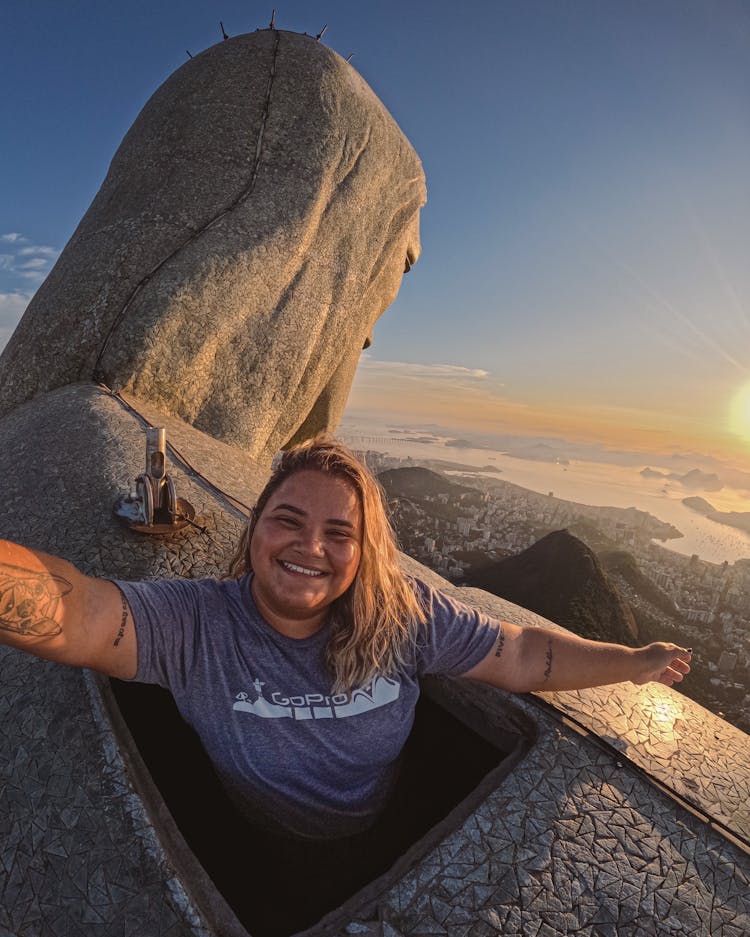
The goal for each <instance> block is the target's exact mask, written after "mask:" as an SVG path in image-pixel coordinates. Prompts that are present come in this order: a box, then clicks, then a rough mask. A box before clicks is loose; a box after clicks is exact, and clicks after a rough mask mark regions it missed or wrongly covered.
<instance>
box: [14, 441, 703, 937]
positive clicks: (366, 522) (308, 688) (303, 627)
mask: <svg viewBox="0 0 750 937" xmlns="http://www.w3.org/2000/svg"><path fill="white" fill-rule="evenodd" d="M50 582H53V584H54V583H57V584H58V588H56V589H54V590H53V591H54V593H55V594H54V596H53V599H54V601H51V600H50V597H49V591H50V590H49V588H43V586H45V584H46V585H47V586H49V583H50ZM40 583H41V585H40ZM61 583H62V585H60V584H61ZM19 595H20V596H21V598H22V601H20V600H19V599H18V596H19ZM21 606H22V607H21ZM35 621H42V623H43V625H44V628H42V629H39V628H34V627H31V625H30V623H33V622H35ZM0 641H1V642H3V643H7V644H12V645H14V646H16V647H19V648H21V649H22V650H26V651H28V652H30V653H33V654H36V655H37V656H42V657H47V658H49V659H51V660H56V661H63V662H65V663H68V664H75V665H78V666H88V667H91V668H92V669H95V670H99V671H101V672H103V673H106V674H109V675H110V676H119V677H121V678H123V679H124V680H125V681H127V682H130V681H133V680H134V681H137V682H138V683H146V684H155V685H157V686H159V687H162V688H164V689H166V690H169V692H170V693H171V695H172V697H173V698H174V702H175V704H176V708H177V710H178V711H179V713H180V715H181V716H182V717H183V718H184V720H185V722H186V723H187V724H188V725H189V726H190V727H191V728H192V729H193V730H194V731H195V733H196V736H197V739H198V740H199V742H200V750H201V752H202V753H205V755H206V756H207V757H208V760H209V761H210V764H211V767H212V770H213V771H214V772H215V775H216V777H217V778H218V782H219V783H220V785H221V790H222V792H223V793H222V796H223V797H226V798H228V801H229V802H230V803H231V805H232V809H233V810H235V811H236V819H235V821H234V823H233V825H234V827H236V829H237V831H238V836H239V840H238V842H239V841H240V840H241V841H242V843H243V844H247V843H252V844H253V849H255V850H256V851H257V852H258V853H259V854H261V855H263V856H264V857H266V856H268V857H270V861H269V862H268V863H267V864H268V866H269V868H270V872H269V876H270V877H269V878H268V879H266V878H264V879H263V880H262V881H261V880H258V881H253V883H252V884H253V888H252V890H251V891H252V900H251V902H250V903H251V905H252V908H251V909H250V912H249V913H252V914H255V913H256V912H257V908H258V907H260V906H262V907H267V905H264V904H263V896H264V895H265V894H266V893H267V892H268V893H271V894H273V893H276V892H274V891H273V889H272V888H271V886H272V885H273V882H276V885H275V886H274V887H278V877H279V875H282V876H283V878H284V881H285V882H290V881H291V882H294V883H295V885H294V889H295V890H294V893H293V895H292V897H293V902H292V906H291V907H290V911H289V913H290V914H291V917H289V916H282V915H281V913H280V910H279V909H278V908H277V907H276V906H275V904H274V906H273V907H271V908H270V909H267V910H269V913H270V920H269V921H266V923H265V924H264V925H263V927H262V928H260V929H256V928H253V931H254V932H256V933H262V934H264V935H267V937H271V935H272V934H288V933H291V932H292V931H295V930H299V929H300V927H302V926H307V925H309V924H311V923H313V922H314V921H315V920H317V919H318V918H319V917H320V916H321V914H322V913H324V912H325V911H326V910H328V909H330V908H331V907H335V906H336V905H338V904H339V903H340V902H341V900H343V898H344V897H346V896H347V895H349V894H351V893H352V891H353V890H354V889H355V887H359V885H358V884H357V883H359V884H361V882H362V880H363V875H364V880H367V878H368V877H372V872H373V870H375V874H379V872H378V871H377V870H378V869H379V870H380V872H382V871H383V860H382V858H380V857H381V846H382V842H381V833H380V832H379V829H381V824H382V821H383V819H384V818H385V817H386V815H387V814H388V810H389V809H390V808H391V807H392V805H393V803H395V800H396V793H397V790H398V784H399V778H400V777H401V776H402V775H403V773H404V771H403V766H404V752H405V751H406V750H407V747H408V743H409V739H410V736H411V732H412V727H413V726H414V724H415V714H416V709H417V703H418V700H419V697H420V692H421V690H420V680H421V678H422V677H424V676H427V675H431V674H437V675H446V676H464V677H468V678H469V679H472V680H477V681H480V682H482V683H486V684H489V685H491V686H496V687H500V688H503V689H506V690H510V691H514V692H527V691H530V690H536V689H546V690H562V689H579V688H584V687H588V686H595V685H601V684H608V683H617V682H620V681H625V680H631V681H633V682H634V683H645V682H647V681H650V680H655V681H658V682H660V683H662V684H666V685H667V686H671V685H672V684H673V683H675V682H679V681H680V680H682V678H683V675H684V674H686V673H687V672H688V671H689V670H690V666H689V663H688V661H689V660H690V652H689V651H685V650H682V649H680V648H678V647H677V646H676V645H671V644H661V643H655V644H650V645H648V646H647V647H643V648H637V649H633V648H627V647H623V646H620V645H614V644H601V643H598V642H593V641H586V640H585V639H583V638H579V637H577V636H576V635H573V634H570V633H567V632H564V631H558V630H553V629H548V628H542V627H538V628H537V627H535V628H523V627H520V626H518V625H515V624H513V623H511V622H507V621H499V620H496V619H493V618H490V617H488V616H487V615H485V614H483V613H481V612H480V611H478V610H476V609H473V608H470V607H469V606H466V605H463V604H462V603H460V602H457V601H455V600H454V599H452V598H451V597H450V596H448V595H446V594H445V593H443V592H440V591H439V590H437V589H434V588H431V587H430V586H428V585H427V584H426V583H424V582H421V581H419V580H416V579H411V578H409V577H407V576H405V575H404V574H403V573H402V571H401V569H400V566H399V558H398V553H397V550H396V545H395V541H394V537H393V531H392V529H391V526H390V524H389V522H388V518H387V516H386V513H385V509H384V503H383V497H382V493H381V490H380V488H379V486H378V484H377V482H376V481H375V479H374V478H373V477H372V475H371V474H370V473H369V471H368V470H367V468H366V467H365V466H364V465H363V464H362V463H361V462H359V461H358V459H357V458H356V457H355V455H354V454H353V453H352V452H351V451H350V450H348V449H347V448H346V447H345V446H343V445H341V444H340V443H337V442H335V441H333V440H328V439H315V440H311V441H309V442H307V443H305V444H302V445H300V446H296V447H293V448H291V449H290V450H288V451H287V452H285V453H284V454H283V456H282V458H281V460H280V462H279V465H278V467H277V468H276V470H275V472H274V473H273V475H272V477H271V479H270V481H269V482H268V484H267V485H266V488H265V489H264V491H263V492H262V493H261V496H260V498H259V499H258V503H257V505H256V507H255V510H254V512H253V514H252V517H251V520H250V523H249V524H248V526H247V529H246V530H245V533H244V536H243V537H242V540H241V543H240V545H239V549H238V552H237V556H236V558H235V561H234V562H233V564H232V568H231V571H230V576H229V577H228V578H226V579H223V580H216V579H195V580H192V579H161V580H157V581H136V582H128V581H123V580H119V581H117V582H108V581H106V580H103V579H91V578H88V577H85V576H83V575H81V574H80V573H79V572H78V571H77V570H76V569H75V568H74V567H72V566H71V565H70V564H68V563H66V562H64V561H62V560H59V559H56V558H54V557H50V556H47V555H45V554H41V553H39V552H36V551H32V550H25V549H24V548H22V547H19V546H17V545H15V544H11V543H8V542H5V541H0ZM160 744H161V745H163V740H162V741H160ZM457 751H458V749H455V750H454V751H453V753H452V754H454V755H455V754H456V752H457ZM190 773H191V774H192V771H191V772H190ZM191 806H192V805H191ZM214 845H215V846H216V848H219V845H221V848H223V843H222V844H214ZM241 852H242V849H241V848H240V847H239V846H238V849H237V850H236V853H233V855H240V854H241ZM373 863H374V864H373ZM365 867H366V868H365ZM386 867H387V865H386ZM276 870H281V871H280V872H278V873H277V871H276ZM368 873H370V874H369V876H368ZM237 874H238V876H239V877H240V878H239V879H238V882H237V888H234V886H232V885H231V884H229V885H228V886H227V890H228V892H229V893H231V894H232V895H234V894H235V893H236V892H238V893H240V894H244V893H247V892H248V891H249V889H248V883H247V881H246V878H245V875H244V866H243V867H240V868H238V870H237ZM264 874H265V873H264ZM263 913H264V914H265V911H264V912H263ZM291 918H293V920H292V919H291Z"/></svg>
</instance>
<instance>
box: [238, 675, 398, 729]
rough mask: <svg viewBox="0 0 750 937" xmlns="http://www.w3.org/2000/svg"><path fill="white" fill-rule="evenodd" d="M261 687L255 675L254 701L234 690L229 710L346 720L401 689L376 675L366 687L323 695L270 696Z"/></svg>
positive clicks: (393, 698) (377, 705) (394, 696)
mask: <svg viewBox="0 0 750 937" xmlns="http://www.w3.org/2000/svg"><path fill="white" fill-rule="evenodd" d="M264 686H265V683H263V682H262V681H261V680H259V679H258V678H257V677H256V678H255V680H253V689H254V691H255V694H254V695H255V697H256V699H255V700H251V699H250V694H248V693H244V692H243V693H238V694H237V696H236V698H235V699H236V702H235V703H234V705H233V706H232V709H234V710H236V711H238V712H245V713H251V714H252V715H254V716H259V717H260V718H261V719H346V718H348V717H349V716H359V715H360V714H361V713H366V712H371V711H372V710H373V709H379V708H380V707H381V706H387V705H388V704H389V703H393V702H395V701H396V700H397V699H398V697H399V694H400V692H401V684H400V683H399V681H398V680H394V679H393V678H391V677H383V676H377V677H375V679H374V680H373V681H372V683H369V684H367V686H364V687H360V688H358V689H356V690H352V692H351V693H340V694H338V695H335V696H324V695H323V694H322V693H306V694H304V696H284V695H283V694H282V693H278V692H274V693H272V694H271V695H270V698H268V699H267V698H266V697H265V696H264V695H263V691H262V688H263V687H264Z"/></svg>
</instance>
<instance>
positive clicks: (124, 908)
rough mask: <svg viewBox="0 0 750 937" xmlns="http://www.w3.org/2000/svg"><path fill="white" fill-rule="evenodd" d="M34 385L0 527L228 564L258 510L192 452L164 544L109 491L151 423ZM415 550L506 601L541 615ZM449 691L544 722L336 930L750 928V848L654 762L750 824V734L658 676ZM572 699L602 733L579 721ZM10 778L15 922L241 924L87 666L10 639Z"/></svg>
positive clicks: (175, 569)
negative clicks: (151, 784)
mask: <svg viewBox="0 0 750 937" xmlns="http://www.w3.org/2000/svg"><path fill="white" fill-rule="evenodd" d="M32 403H33V406H29V407H28V408H24V407H21V408H19V409H18V410H17V411H14V412H13V413H12V414H10V415H9V416H8V417H6V418H5V419H4V420H2V421H0V440H1V441H2V443H3V445H2V446H0V477H3V478H4V479H5V480H6V493H5V505H4V510H3V512H2V514H1V515H0V535H2V536H7V537H10V538H15V539H19V540H22V541H23V542H25V543H28V544H29V545H34V546H37V547H41V548H43V549H47V550H50V551H52V552H58V553H61V554H62V555H66V556H67V557H68V558H69V559H71V560H72V561H74V562H75V563H76V564H77V565H78V566H79V567H80V568H82V569H83V570H85V571H87V572H91V573H97V574H104V575H119V576H125V577H132V578H137V577H155V576H170V575H193V576H199V575H216V574H219V573H220V572H221V571H222V570H223V567H224V564H225V562H226V559H227V558H228V556H229V555H230V554H231V551H232V550H233V548H234V544H235V542H236V539H237V537H238V535H239V533H240V531H241V529H242V526H243V525H244V523H245V519H244V516H243V515H242V513H241V512H239V511H237V510H236V509H235V508H233V507H232V505H231V504H230V503H229V502H227V501H226V499H225V498H223V496H222V495H220V494H218V493H217V492H215V491H213V490H212V489H211V487H210V485H208V484H207V483H206V482H205V481H204V480H202V479H200V478H198V477H196V476H195V475H194V474H193V473H192V471H191V470H189V469H187V468H182V467H180V466H179V465H173V466H171V467H170V468H171V471H172V474H173V475H174V477H175V480H176V483H177V489H178V494H180V495H181V496H183V497H187V498H188V499H189V500H190V501H191V502H192V503H193V504H194V506H195V507H196V510H197V512H198V515H199V518H200V519H201V523H203V524H205V525H206V526H207V528H208V533H207V535H199V534H197V533H182V534H179V535H177V536H176V537H174V538H173V539H171V540H170V541H169V543H168V544H167V545H165V543H164V542H157V541H152V540H145V539H143V538H139V537H136V536H134V535H132V534H130V533H129V532H127V531H125V530H124V529H123V528H121V527H119V526H118V525H117V524H116V522H115V521H114V520H113V518H112V517H111V514H110V513H109V512H110V507H109V506H110V505H111V504H112V502H113V501H114V499H115V498H116V497H117V495H119V494H120V493H121V492H122V491H124V490H126V489H127V488H128V487H129V483H130V481H131V480H132V478H133V477H134V475H135V474H137V472H139V471H140V470H141V465H142V461H143V427H142V425H141V424H140V422H139V420H138V419H137V418H136V417H134V416H133V415H132V414H130V413H128V411H127V410H125V409H124V408H123V407H122V405H121V404H120V403H119V402H118V401H116V400H114V399H112V398H111V397H108V396H107V395H106V394H103V393H102V392H100V391H97V390H96V389H95V388H91V387H84V386H81V387H79V388H67V389H65V391H61V392H56V393H55V394H51V395H49V399H47V400H45V401H42V402H40V401H34V402H32ZM154 422H159V421H157V420H154ZM174 429H175V430H176V433H175V434H174V435H173V437H172V438H174V440H175V442H176V444H177V445H178V448H183V447H184V448H185V449H186V450H189V451H186V452H185V455H186V456H187V457H188V459H189V461H190V462H191V464H193V465H195V466H196V467H199V468H200V470H201V471H202V472H204V474H210V473H212V472H216V473H217V475H216V477H217V478H219V479H221V478H222V477H223V478H228V479H230V483H231V485H232V486H233V487H232V488H231V490H230V494H232V495H233V497H235V498H241V500H243V501H245V500H246V499H247V498H248V497H249V496H253V495H254V492H253V490H252V489H253V486H254V485H255V484H256V482H255V479H256V478H258V477H259V476H258V474H257V473H258V472H259V470H258V468H257V466H252V465H251V464H250V465H248V466H247V470H246V471H244V470H243V464H245V460H244V457H243V456H242V455H241V454H240V453H238V452H232V451H229V452H227V451H226V450H227V449H228V447H225V446H222V444H219V443H217V444H216V446H215V447H213V446H212V443H211V441H210V440H209V438H208V437H203V434H198V435H199V436H200V437H202V438H198V437H193V436H192V435H191V434H193V433H195V432H196V431H192V430H189V429H187V430H185V432H184V433H183V434H180V433H179V427H174ZM178 440H179V441H178ZM191 451H192V453H193V454H192V455H191ZM40 453H41V456H40ZM45 453H55V454H56V456H57V457H56V458H55V459H54V460H49V459H47V460H45V461H44V465H45V475H44V478H43V483H41V482H40V477H39V475H37V474H34V473H27V474H24V473H23V471H22V468H23V466H27V465H34V464H35V463H38V462H39V460H40V458H42V457H43V456H44V454H45ZM61 453H64V457H63V456H61V455H60V454H61ZM222 472H223V473H224V475H223V476H222ZM253 472H255V473H256V474H255V475H254V474H253ZM8 479H13V480H14V481H13V484H10V485H9V484H8V483H7V480H8ZM243 486H244V489H243ZM223 487H225V488H228V487H229V484H227V485H226V486H223ZM103 506H104V507H103ZM403 562H404V565H405V567H406V568H407V570H408V571H410V572H413V573H415V574H416V575H420V576H421V577H422V578H425V579H428V580H429V581H432V582H434V584H435V585H437V586H439V587H443V588H446V589H447V591H451V592H453V593H454V594H456V595H458V597H460V598H464V599H466V600H468V601H470V602H472V603H474V604H478V605H479V606H481V607H483V608H485V609H486V610H487V611H488V612H490V613H491V614H494V615H496V616H500V617H504V618H509V619H511V620H514V621H518V622H519V623H522V624H527V625H533V624H538V623H539V621H540V619H538V618H537V616H535V615H533V614H532V613H530V612H527V611H525V610H523V609H519V608H517V607H515V606H512V605H510V604H509V603H505V602H503V601H502V600H500V599H496V598H494V597H493V596H489V595H488V594H487V593H482V592H479V591H477V590H460V589H459V590H456V589H455V588H454V587H452V586H450V584H448V583H446V582H445V581H444V580H441V579H440V577H438V576H435V574H432V573H430V571H429V570H426V569H424V568H423V567H419V566H418V564H415V563H413V561H410V560H408V559H406V558H404V561H403ZM444 692H445V693H446V694H447V695H448V696H450V695H451V694H453V697H454V698H455V700H456V701H462V700H463V701H468V702H469V703H470V705H471V706H473V707H475V708H478V710H479V711H480V712H483V713H485V714H486V715H485V716H483V718H486V719H487V720H489V721H495V722H497V723H499V724H504V723H507V724H508V725H509V726H510V727H511V728H513V727H515V726H516V725H517V723H518V719H519V716H518V715H517V714H520V716H523V718H524V720H526V721H528V720H531V721H533V723H534V724H535V725H536V726H537V732H538V738H537V740H536V742H535V744H534V746H533V747H532V748H531V750H530V751H529V753H528V754H527V755H526V757H525V759H524V760H523V761H522V762H521V763H520V764H519V765H518V767H517V768H516V769H515V770H514V771H513V772H512V773H511V774H509V775H508V776H507V777H506V778H505V779H504V780H503V781H501V782H500V783H498V785H497V787H496V788H495V789H494V790H493V791H492V793H491V794H490V795H489V796H487V797H486V798H485V799H484V800H483V801H482V802H481V803H480V804H479V805H478V806H477V808H476V809H475V810H474V811H473V813H472V814H471V816H470V817H469V819H467V820H466V821H465V822H464V823H463V824H462V825H461V827H460V828H459V829H456V830H455V831H454V832H452V833H450V834H448V835H447V836H446V837H445V838H444V839H443V840H442V841H441V842H440V843H439V844H437V845H436V846H435V848H433V849H431V850H430V851H429V852H428V853H427V854H426V855H425V856H424V858H423V859H422V860H421V861H419V862H418V863H417V864H416V865H415V866H414V868H413V869H412V870H410V871H408V872H407V873H406V874H404V875H402V877H401V878H400V879H399V880H398V881H397V882H395V883H394V884H393V885H392V886H390V887H388V888H387V889H386V890H385V891H382V892H381V893H380V894H379V895H376V896H375V897H374V898H372V900H371V901H370V902H369V905H370V906H368V908H367V909H365V910H366V911H367V913H366V914H365V913H364V910H363V912H362V914H359V913H356V914H355V913H354V912H352V914H351V915H350V919H348V920H343V919H342V920H340V921H339V923H338V924H337V925H336V928H337V929H338V932H339V933H341V934H344V933H366V934H373V935H374V934H378V935H382V937H399V935H401V937H406V935H412V934H413V935H427V934H436V935H437V934H441V935H442V934H448V935H451V937H453V935H457V937H461V935H469V937H484V935H487V937H489V935H493V937H494V935H497V934H500V933H502V934H503V935H519V937H520V935H522V937H527V935H541V937H557V935H563V934H572V933H576V934H582V935H588V937H605V935H606V937H609V935H627V937H646V935H654V934H665V935H667V934H675V935H677V934H680V935H682V934H686V933H689V934H691V935H693V937H700V935H712V937H713V935H721V937H747V935H748V934H750V857H749V856H748V853H747V852H745V851H743V850H742V849H741V848H740V847H739V846H738V845H736V844H734V843H732V842H731V841H730V840H729V839H727V838H726V837H725V836H723V835H722V834H721V832H720V831H719V830H717V829H714V828H712V826H711V825H709V824H708V823H706V822H705V821H704V819H703V818H702V817H700V816H697V815H695V814H694V813H692V812H690V811H689V810H687V809H685V808H684V807H683V806H681V805H680V804H679V803H677V802H676V801H675V800H673V799H671V798H670V797H669V796H668V795H667V793H665V792H663V791H661V790H659V789H657V788H656V787H654V785H652V784H651V783H650V782H649V781H648V779H647V778H646V777H645V776H644V775H643V772H642V771H641V770H640V768H644V770H648V771H649V772H651V773H652V774H654V775H656V776H657V777H658V778H659V779H660V780H662V781H663V783H664V784H665V785H667V786H670V787H671V788H672V789H674V790H675V791H676V792H677V793H682V796H684V797H686V798H687V794H688V793H690V795H691V799H692V800H694V801H696V800H698V801H699V802H700V804H701V805H702V807H703V809H705V810H706V812H708V813H711V812H713V813H714V814H715V815H717V816H719V815H720V816H721V817H722V818H724V821H725V822H727V823H728V824H729V823H731V824H733V825H734V828H735V829H736V830H738V831H739V830H746V822H747V821H746V816H747V814H746V810H747V803H748V800H750V790H749V786H748V784H747V781H746V777H747V773H746V772H747V766H748V761H749V759H748V758H747V737H746V736H743V735H742V733H736V730H732V729H731V727H727V725H726V724H725V723H723V722H722V721H721V720H718V719H715V718H714V717H712V716H710V714H706V713H705V711H704V710H702V709H700V707H698V706H696V705H695V704H693V703H691V702H690V701H689V700H686V699H685V698H684V697H679V696H678V694H676V693H674V692H673V691H669V690H661V689H659V688H649V689H648V690H646V691H644V690H643V689H640V690H637V689H635V688H621V687H618V688H616V689H615V690H613V689H612V688H609V689H607V690H606V691H586V693H580V694H554V695H552V696H551V697H550V695H545V696H546V698H547V702H549V703H552V705H553V706H554V707H555V710H556V711H554V712H553V711H548V710H547V709H546V705H547V702H544V703H543V702H541V701H539V700H536V699H535V698H531V697H529V698H517V697H510V696H509V695H508V694H504V693H502V692H501V691H497V690H492V689H490V688H486V687H480V686H476V685H468V684H465V683H463V682H457V681H449V682H447V683H446V684H445V688H444ZM560 714H567V715H568V716H571V717H573V718H575V720H576V721H577V722H579V723H581V724H582V725H583V726H585V728H586V731H587V732H590V733H592V735H591V737H582V736H581V735H580V734H579V733H578V732H576V731H573V729H572V728H571V727H569V726H568V725H565V724H563V723H561V721H560ZM662 717H663V718H662ZM660 718H661V722H660V721H659V720H660ZM670 720H671V722H670ZM670 732H671V733H672V735H673V736H674V739H673V738H672V737H671V736H670V735H669V733H670ZM598 736H601V738H602V739H605V740H606V741H607V742H608V744H609V746H610V747H609V748H603V747H601V745H600V744H599V743H598V742H597V741H596V737H598ZM675 743H678V744H677V745H676V744H675ZM631 762H632V763H631ZM639 766H640V768H639ZM0 788H1V789H2V799H0V937H8V935H11V937H47V935H51V937H57V935H60V937H62V935H66V937H67V935H75V937H78V935H85V937H90V935H100V937H113V935H114V937H119V935H123V937H125V935H128V937H130V935H134V934H137V935H145V937H162V935H165V937H167V935H168V937H183V935H185V937H187V935H192V937H208V935H209V934H222V937H224V935H227V934H229V933H230V932H231V934H232V935H233V937H235V935H239V934H240V931H238V930H236V929H233V930H231V931H229V930H226V929H223V928H222V927H221V926H220V925H218V924H216V923H215V922H214V923H212V921H211V920H209V919H208V918H206V917H205V916H203V915H202V912H201V911H199V908H198V905H197V903H196V901H195V898H194V889H193V885H194V883H193V882H191V881H187V880H182V879H180V877H179V876H178V874H177V872H176V866H175V864H174V862H173V861H172V859H171V858H170V855H171V853H169V852H168V850H167V849H166V847H165V846H164V843H163V842H162V841H160V839H159V837H158V836H157V833H156V830H155V828H154V826H153V825H152V822H151V821H150V819H149V815H148V813H147V811H146V808H145V806H144V802H143V800H142V798H141V796H140V795H139V794H138V793H136V789H135V788H134V784H133V779H132V777H131V776H130V774H129V772H128V769H127V766H126V763H125V761H124V758H123V754H122V752H121V750H120V749H119V748H118V746H117V744H116V741H115V738H114V735H113V733H112V731H111V728H110V726H109V724H108V722H107V718H106V716H105V714H104V711H103V709H102V705H101V699H100V697H99V693H98V690H97V688H96V685H95V684H94V682H93V680H92V678H91V675H90V674H87V673H85V672H79V671H76V670H72V669H67V668H64V667H61V666H58V665H54V664H49V663H46V662H43V661H38V660H35V659H34V658H31V657H27V656H26V655H23V654H21V653H18V652H15V651H12V650H9V649H0ZM371 897H372V896H371ZM360 918H361V919H360ZM357 928H359V930H357ZM331 932H333V931H332V930H329V933H331Z"/></svg>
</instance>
